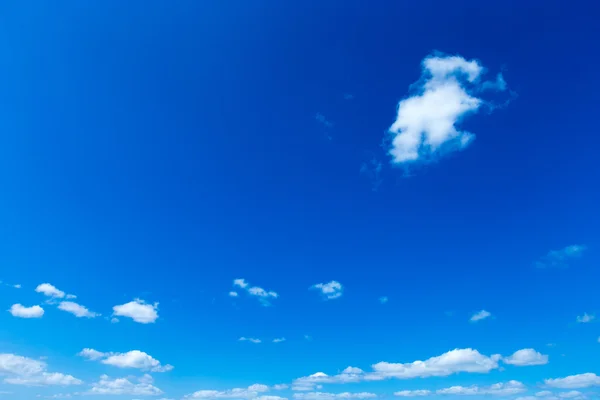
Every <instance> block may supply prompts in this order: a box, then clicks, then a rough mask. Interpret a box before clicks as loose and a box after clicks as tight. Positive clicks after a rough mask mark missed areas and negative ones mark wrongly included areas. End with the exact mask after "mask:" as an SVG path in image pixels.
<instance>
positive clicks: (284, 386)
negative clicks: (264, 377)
mask: <svg viewBox="0 0 600 400" xmlns="http://www.w3.org/2000/svg"><path fill="white" fill-rule="evenodd" d="M287 388H289V386H288V385H287V384H285V383H279V384H277V385H273V390H285V389H287Z"/></svg>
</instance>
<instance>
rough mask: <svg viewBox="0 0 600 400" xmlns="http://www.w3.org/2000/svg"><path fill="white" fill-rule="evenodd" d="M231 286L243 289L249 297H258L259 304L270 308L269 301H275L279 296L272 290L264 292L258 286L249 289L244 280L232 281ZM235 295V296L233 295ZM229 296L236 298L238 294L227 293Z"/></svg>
mask: <svg viewBox="0 0 600 400" xmlns="http://www.w3.org/2000/svg"><path fill="white" fill-rule="evenodd" d="M233 286H237V287H239V288H241V289H244V290H245V291H246V292H247V293H248V294H249V295H250V296H255V297H258V301H260V303H261V304H262V305H263V306H270V305H271V302H270V300H271V299H276V298H278V297H279V294H277V292H274V291H272V290H265V289H263V288H261V287H259V286H252V287H249V286H250V284H249V283H248V282H246V280H245V279H241V278H238V279H234V280H233ZM233 293H235V294H233ZM229 295H230V296H232V297H237V296H238V293H237V292H229Z"/></svg>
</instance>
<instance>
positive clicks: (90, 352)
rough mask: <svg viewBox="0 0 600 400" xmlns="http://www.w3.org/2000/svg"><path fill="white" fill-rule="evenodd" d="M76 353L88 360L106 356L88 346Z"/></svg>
mask: <svg viewBox="0 0 600 400" xmlns="http://www.w3.org/2000/svg"><path fill="white" fill-rule="evenodd" d="M77 355H78V356H80V357H84V358H87V359H88V360H99V359H101V358H104V357H105V356H106V354H105V353H102V352H100V351H98V350H94V349H89V348H86V349H83V350H81V351H80V352H79V353H77Z"/></svg>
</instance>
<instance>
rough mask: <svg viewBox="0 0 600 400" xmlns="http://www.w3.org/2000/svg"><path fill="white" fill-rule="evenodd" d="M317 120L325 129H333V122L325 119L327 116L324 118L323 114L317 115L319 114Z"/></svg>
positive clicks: (316, 116)
mask: <svg viewBox="0 0 600 400" xmlns="http://www.w3.org/2000/svg"><path fill="white" fill-rule="evenodd" d="M315 119H316V120H317V121H318V122H319V123H321V124H323V126H324V127H325V128H333V122H331V121H329V120H328V119H327V118H325V116H324V115H323V114H321V113H317V114H316V115H315Z"/></svg>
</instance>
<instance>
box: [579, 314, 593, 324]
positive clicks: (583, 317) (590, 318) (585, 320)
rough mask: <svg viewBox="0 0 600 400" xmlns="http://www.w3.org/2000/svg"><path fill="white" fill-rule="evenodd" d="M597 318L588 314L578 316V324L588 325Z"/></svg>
mask: <svg viewBox="0 0 600 400" xmlns="http://www.w3.org/2000/svg"><path fill="white" fill-rule="evenodd" d="M595 318H596V317H595V316H594V315H590V314H588V313H583V315H578V316H577V322H579V323H580V324H586V323H588V322H592V321H593V320H594V319H595Z"/></svg>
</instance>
